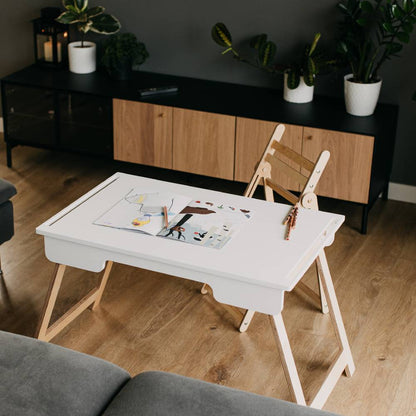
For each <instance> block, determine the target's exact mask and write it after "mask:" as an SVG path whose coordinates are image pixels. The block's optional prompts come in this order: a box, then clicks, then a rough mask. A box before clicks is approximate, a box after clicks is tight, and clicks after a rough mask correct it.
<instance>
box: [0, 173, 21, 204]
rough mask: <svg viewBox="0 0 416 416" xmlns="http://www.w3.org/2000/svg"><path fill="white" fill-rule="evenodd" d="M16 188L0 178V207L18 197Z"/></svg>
mask: <svg viewBox="0 0 416 416" xmlns="http://www.w3.org/2000/svg"><path fill="white" fill-rule="evenodd" d="M16 192H17V191H16V188H15V187H14V185H12V184H11V183H10V182H9V181H6V180H5V179H1V178H0V205H1V204H2V203H3V202H6V201H8V200H9V199H10V198H11V197H12V196H13V195H16Z"/></svg>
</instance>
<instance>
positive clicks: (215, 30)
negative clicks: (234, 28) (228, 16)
mask: <svg viewBox="0 0 416 416" xmlns="http://www.w3.org/2000/svg"><path fill="white" fill-rule="evenodd" d="M211 36H212V39H214V42H216V43H218V45H220V46H223V47H229V48H230V47H231V45H232V38H231V34H230V32H229V31H228V29H227V27H226V26H225V24H224V23H221V22H219V23H216V24H215V25H214V26H213V27H212V30H211Z"/></svg>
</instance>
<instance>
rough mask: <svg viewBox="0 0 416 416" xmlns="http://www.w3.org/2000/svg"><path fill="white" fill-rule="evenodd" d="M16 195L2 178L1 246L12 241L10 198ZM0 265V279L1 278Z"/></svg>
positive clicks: (0, 203) (0, 202)
mask: <svg viewBox="0 0 416 416" xmlns="http://www.w3.org/2000/svg"><path fill="white" fill-rule="evenodd" d="M15 194H16V188H15V187H14V186H13V185H12V184H11V183H10V182H8V181H6V180H4V179H1V178H0V244H3V243H4V242H6V241H8V240H10V239H11V238H12V237H13V234H14V224H13V205H12V203H11V201H10V198H11V197H12V196H13V195H15ZM1 274H2V271H1V263H0V277H1Z"/></svg>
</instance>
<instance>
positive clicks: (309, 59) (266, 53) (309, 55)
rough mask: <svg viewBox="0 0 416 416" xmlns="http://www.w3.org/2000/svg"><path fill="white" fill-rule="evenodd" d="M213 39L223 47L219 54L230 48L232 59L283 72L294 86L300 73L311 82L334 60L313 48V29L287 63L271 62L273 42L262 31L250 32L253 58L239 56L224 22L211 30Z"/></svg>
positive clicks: (292, 87)
mask: <svg viewBox="0 0 416 416" xmlns="http://www.w3.org/2000/svg"><path fill="white" fill-rule="evenodd" d="M211 36H212V38H213V40H214V41H215V42H216V43H217V44H218V45H220V46H222V47H224V48H226V49H225V50H224V51H223V52H222V54H223V55H224V54H226V53H228V52H231V53H232V54H233V56H234V58H235V59H237V60H238V61H240V62H244V63H247V64H249V65H252V66H255V67H257V68H260V69H263V70H265V71H267V72H270V73H278V74H282V73H285V72H286V73H287V75H288V77H287V86H288V88H290V89H295V88H297V87H298V85H299V83H300V77H301V76H303V78H304V82H305V84H306V85H308V86H313V85H314V84H315V78H316V75H318V73H319V72H320V71H321V70H322V69H323V68H324V67H328V66H329V65H331V64H333V63H335V61H333V60H328V59H325V58H324V57H323V56H322V55H321V54H320V53H318V52H317V44H318V42H319V39H320V38H321V34H320V33H317V34H315V36H314V39H313V41H312V43H311V44H309V45H306V46H305V47H304V49H303V51H302V54H301V56H300V58H299V60H297V61H295V62H292V63H290V64H288V65H283V64H278V63H274V59H275V56H276V50H277V47H276V44H275V43H274V42H273V41H271V40H268V36H267V35H266V34H265V33H263V34H260V35H257V36H254V37H253V38H252V39H251V40H250V43H249V45H250V47H251V48H253V49H255V50H256V55H257V56H256V60H255V61H254V62H253V61H251V60H249V59H247V58H244V57H242V56H241V55H240V54H239V52H238V51H237V50H236V49H235V48H234V47H233V43H232V37H231V34H230V32H229V30H228V29H227V27H226V26H225V24H224V23H216V24H215V25H214V26H213V27H212V30H211Z"/></svg>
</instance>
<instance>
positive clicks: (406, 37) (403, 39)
mask: <svg viewBox="0 0 416 416" xmlns="http://www.w3.org/2000/svg"><path fill="white" fill-rule="evenodd" d="M397 39H399V40H400V42H403V43H409V41H410V36H409V34H408V33H406V32H399V33H398V34H397Z"/></svg>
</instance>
